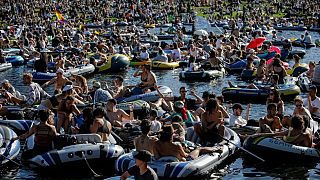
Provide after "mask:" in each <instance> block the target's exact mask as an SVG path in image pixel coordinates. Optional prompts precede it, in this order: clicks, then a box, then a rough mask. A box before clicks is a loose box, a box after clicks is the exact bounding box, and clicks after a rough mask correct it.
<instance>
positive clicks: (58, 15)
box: [55, 10, 66, 23]
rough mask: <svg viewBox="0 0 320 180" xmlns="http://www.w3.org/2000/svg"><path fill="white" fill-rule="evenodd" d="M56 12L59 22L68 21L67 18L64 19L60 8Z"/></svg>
mask: <svg viewBox="0 0 320 180" xmlns="http://www.w3.org/2000/svg"><path fill="white" fill-rule="evenodd" d="M55 13H56V17H57V19H58V21H59V22H62V23H64V22H66V20H65V19H64V17H63V16H62V14H61V13H60V12H59V11H58V10H56V11H55Z"/></svg>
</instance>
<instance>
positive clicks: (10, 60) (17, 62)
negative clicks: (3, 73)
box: [6, 55, 24, 66]
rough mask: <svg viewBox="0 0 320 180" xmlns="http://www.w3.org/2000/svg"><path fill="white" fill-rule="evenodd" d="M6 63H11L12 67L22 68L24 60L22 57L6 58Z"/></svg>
mask: <svg viewBox="0 0 320 180" xmlns="http://www.w3.org/2000/svg"><path fill="white" fill-rule="evenodd" d="M6 62H7V63H11V64H12V66H21V65H23V64H24V59H23V57H22V56H17V55H14V56H7V57H6Z"/></svg>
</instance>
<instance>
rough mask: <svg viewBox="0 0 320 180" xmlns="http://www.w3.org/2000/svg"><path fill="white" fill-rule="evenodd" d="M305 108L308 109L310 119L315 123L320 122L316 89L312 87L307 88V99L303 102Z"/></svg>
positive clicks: (319, 101) (319, 100) (319, 107)
mask: <svg viewBox="0 0 320 180" xmlns="http://www.w3.org/2000/svg"><path fill="white" fill-rule="evenodd" d="M303 104H304V106H305V107H308V110H309V111H310V113H311V115H312V118H313V119H314V120H316V121H319V120H320V98H319V97H318V96H317V87H316V86H314V85H312V86H310V87H309V93H308V97H307V98H306V99H305V100H304V101H303Z"/></svg>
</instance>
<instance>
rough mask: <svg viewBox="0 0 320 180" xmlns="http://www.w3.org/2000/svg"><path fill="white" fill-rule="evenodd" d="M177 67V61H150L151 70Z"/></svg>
mask: <svg viewBox="0 0 320 180" xmlns="http://www.w3.org/2000/svg"><path fill="white" fill-rule="evenodd" d="M178 67H180V65H179V62H162V61H152V63H151V68H152V69H153V70H170V69H175V68H178Z"/></svg>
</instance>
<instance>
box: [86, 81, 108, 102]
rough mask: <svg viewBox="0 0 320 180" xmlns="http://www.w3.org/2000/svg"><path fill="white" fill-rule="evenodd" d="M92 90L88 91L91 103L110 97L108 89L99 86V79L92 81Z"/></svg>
mask: <svg viewBox="0 0 320 180" xmlns="http://www.w3.org/2000/svg"><path fill="white" fill-rule="evenodd" d="M92 89H93V91H91V92H89V94H90V96H91V98H92V99H93V103H94V104H95V103H102V102H106V101H108V100H109V99H112V95H111V94H110V92H109V91H107V90H104V89H102V88H101V83H100V82H99V81H94V82H93V86H92Z"/></svg>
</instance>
